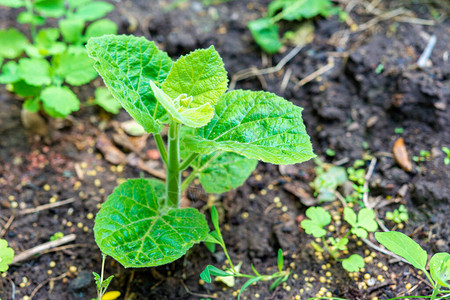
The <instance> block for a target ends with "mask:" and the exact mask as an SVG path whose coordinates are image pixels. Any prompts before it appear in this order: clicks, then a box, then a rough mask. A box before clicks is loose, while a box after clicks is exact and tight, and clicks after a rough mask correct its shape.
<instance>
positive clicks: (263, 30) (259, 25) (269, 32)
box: [247, 18, 283, 54]
mask: <svg viewBox="0 0 450 300" xmlns="http://www.w3.org/2000/svg"><path fill="white" fill-rule="evenodd" d="M247 26H248V28H249V29H250V32H251V34H252V36H253V38H254V39H255V42H256V43H257V44H258V45H259V46H260V47H261V48H262V49H263V50H264V51H266V52H267V53H269V54H273V53H277V52H278V50H280V48H281V47H282V46H283V44H282V43H281V41H280V36H279V35H278V26H277V25H275V24H273V23H272V22H271V20H270V18H261V19H257V20H254V21H250V22H248V24H247Z"/></svg>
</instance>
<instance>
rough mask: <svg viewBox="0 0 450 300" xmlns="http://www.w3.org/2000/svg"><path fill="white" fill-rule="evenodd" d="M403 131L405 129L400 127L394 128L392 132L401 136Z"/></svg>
mask: <svg viewBox="0 0 450 300" xmlns="http://www.w3.org/2000/svg"><path fill="white" fill-rule="evenodd" d="M404 131H405V129H404V128H402V127H396V128H395V129H394V132H395V133H396V134H402V133H403V132H404Z"/></svg>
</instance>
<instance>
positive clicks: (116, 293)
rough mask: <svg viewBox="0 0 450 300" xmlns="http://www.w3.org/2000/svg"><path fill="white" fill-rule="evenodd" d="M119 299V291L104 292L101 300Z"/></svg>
mask: <svg viewBox="0 0 450 300" xmlns="http://www.w3.org/2000/svg"><path fill="white" fill-rule="evenodd" d="M119 297H120V292H119V291H110V292H106V293H105V294H104V295H103V297H102V300H116V299H117V298H119Z"/></svg>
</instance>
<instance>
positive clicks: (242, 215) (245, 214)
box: [241, 211, 248, 220]
mask: <svg viewBox="0 0 450 300" xmlns="http://www.w3.org/2000/svg"><path fill="white" fill-rule="evenodd" d="M241 218H242V219H244V220H245V219H247V218H248V212H246V211H245V212H243V213H242V214H241Z"/></svg>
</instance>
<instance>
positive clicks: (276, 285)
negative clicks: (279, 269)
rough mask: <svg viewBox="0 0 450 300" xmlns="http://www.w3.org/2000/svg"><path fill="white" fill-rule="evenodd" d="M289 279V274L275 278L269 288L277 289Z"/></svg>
mask: <svg viewBox="0 0 450 300" xmlns="http://www.w3.org/2000/svg"><path fill="white" fill-rule="evenodd" d="M288 279H289V276H282V277H278V278H277V279H275V281H274V282H273V283H272V284H271V285H270V288H269V290H270V291H271V292H272V291H273V290H275V289H276V288H277V287H278V286H279V285H280V284H282V283H283V282H286V281H287V280H288Z"/></svg>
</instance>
